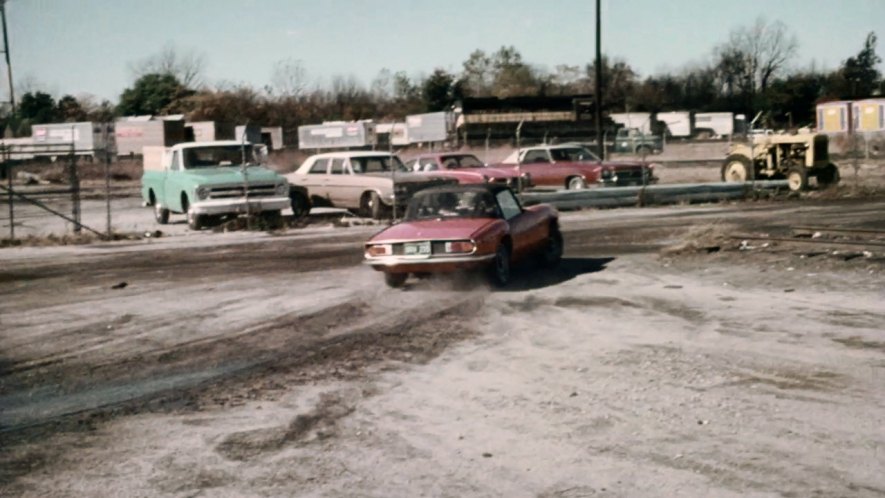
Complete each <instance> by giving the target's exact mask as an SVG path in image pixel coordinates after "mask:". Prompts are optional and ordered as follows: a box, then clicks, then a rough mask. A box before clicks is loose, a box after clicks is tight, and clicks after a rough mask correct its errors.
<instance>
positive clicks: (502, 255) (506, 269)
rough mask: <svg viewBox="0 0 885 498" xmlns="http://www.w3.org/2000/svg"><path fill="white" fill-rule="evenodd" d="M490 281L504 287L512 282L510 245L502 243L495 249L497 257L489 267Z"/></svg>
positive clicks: (496, 285)
mask: <svg viewBox="0 0 885 498" xmlns="http://www.w3.org/2000/svg"><path fill="white" fill-rule="evenodd" d="M488 276H489V282H490V283H491V284H492V285H494V286H495V287H504V286H506V285H507V284H508V283H509V282H510V246H508V245H507V244H505V243H501V245H499V246H498V250H497V251H495V259H494V260H493V261H492V266H490V267H489V269H488Z"/></svg>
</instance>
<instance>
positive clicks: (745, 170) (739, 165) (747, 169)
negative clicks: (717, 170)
mask: <svg viewBox="0 0 885 498" xmlns="http://www.w3.org/2000/svg"><path fill="white" fill-rule="evenodd" d="M755 177H756V172H755V171H754V170H753V164H752V163H751V162H750V159H749V158H747V157H746V156H742V155H740V154H732V155H730V156H728V157H726V158H725V162H724V163H722V181H723V182H751V181H753V178H755Z"/></svg>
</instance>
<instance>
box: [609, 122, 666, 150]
mask: <svg viewBox="0 0 885 498" xmlns="http://www.w3.org/2000/svg"><path fill="white" fill-rule="evenodd" d="M663 150H664V140H663V138H662V137H661V136H660V135H650V134H648V133H642V132H641V131H639V130H638V129H637V128H619V129H618V131H617V133H616V134H615V139H614V143H613V144H612V149H611V151H612V152H621V153H627V154H636V155H639V156H647V155H649V154H659V153H661V152H662V151H663Z"/></svg>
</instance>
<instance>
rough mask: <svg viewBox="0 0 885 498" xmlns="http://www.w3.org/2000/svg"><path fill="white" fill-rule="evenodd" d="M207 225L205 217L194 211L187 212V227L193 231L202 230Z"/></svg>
mask: <svg viewBox="0 0 885 498" xmlns="http://www.w3.org/2000/svg"><path fill="white" fill-rule="evenodd" d="M205 224H206V220H205V215H202V214H197V213H195V212H194V210H193V209H188V210H187V226H188V228H190V229H191V230H202V229H203V226H204V225H205Z"/></svg>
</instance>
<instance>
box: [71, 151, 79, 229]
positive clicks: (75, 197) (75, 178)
mask: <svg viewBox="0 0 885 498" xmlns="http://www.w3.org/2000/svg"><path fill="white" fill-rule="evenodd" d="M68 178H69V180H70V182H71V204H72V205H71V218H73V220H74V233H80V175H78V174H77V156H75V155H74V150H73V145H72V146H71V154H70V156H68Z"/></svg>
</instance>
